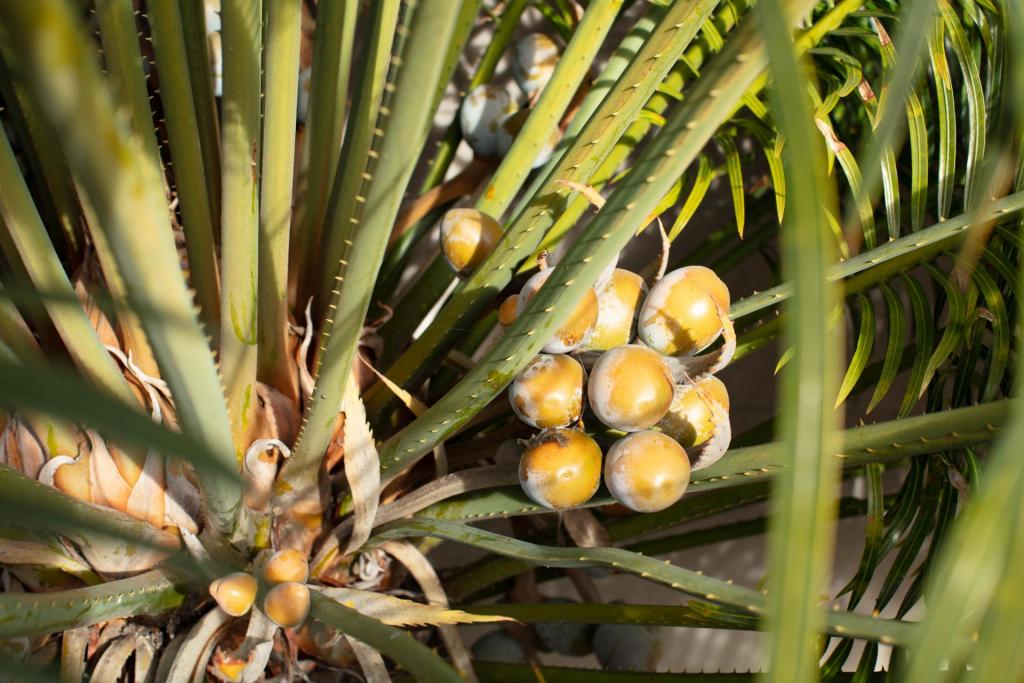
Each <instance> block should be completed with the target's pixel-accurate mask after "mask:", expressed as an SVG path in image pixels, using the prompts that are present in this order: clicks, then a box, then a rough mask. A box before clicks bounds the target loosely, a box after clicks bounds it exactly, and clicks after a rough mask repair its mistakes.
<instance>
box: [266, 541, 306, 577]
mask: <svg viewBox="0 0 1024 683" xmlns="http://www.w3.org/2000/svg"><path fill="white" fill-rule="evenodd" d="M263 578H264V579H266V581H267V583H270V584H275V583H289V582H291V581H297V582H299V583H305V582H306V579H307V578H309V562H308V561H307V560H306V555H305V554H304V553H303V552H302V551H301V550H296V549H295V548H285V549H284V550H278V551H277V552H276V553H274V555H273V556H272V557H271V558H270V559H269V560H267V566H266V567H264V568H263Z"/></svg>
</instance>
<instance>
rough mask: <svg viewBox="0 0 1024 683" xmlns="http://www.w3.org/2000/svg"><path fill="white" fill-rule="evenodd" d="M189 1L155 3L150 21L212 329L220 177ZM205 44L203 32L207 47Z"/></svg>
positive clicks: (193, 259)
mask: <svg viewBox="0 0 1024 683" xmlns="http://www.w3.org/2000/svg"><path fill="white" fill-rule="evenodd" d="M188 4H189V3H188V2H184V3H182V5H181V7H180V8H179V7H175V4H174V3H167V2H157V3H153V4H152V5H151V6H148V9H149V25H150V28H151V30H152V33H153V48H154V49H155V50H156V60H157V62H158V63H159V74H160V92H161V94H162V98H161V102H162V103H163V112H164V119H165V120H166V123H167V141H168V143H169V145H170V148H171V161H172V163H173V165H174V170H175V174H174V181H175V187H176V190H177V197H178V202H179V204H180V206H181V218H182V221H181V224H182V229H183V230H184V231H185V249H186V250H187V251H188V264H189V282H190V284H191V285H192V287H193V288H194V289H195V290H196V303H197V304H198V305H199V315H200V319H201V320H202V321H203V324H204V325H206V328H207V329H208V330H210V331H213V330H217V329H219V327H220V296H219V293H218V284H217V277H218V276H217V253H216V251H215V249H214V243H215V237H214V235H215V232H216V231H215V230H214V227H213V226H214V225H215V224H216V214H215V211H216V210H217V207H218V206H219V197H214V196H213V192H215V191H216V188H217V185H219V181H218V183H217V184H214V180H213V179H212V178H210V177H208V173H209V171H208V169H207V167H206V165H205V159H204V153H203V144H204V141H203V137H202V119H201V117H199V116H198V106H199V103H200V102H201V101H202V94H201V93H200V92H198V90H199V89H200V88H205V89H207V90H209V81H210V77H209V71H208V70H207V71H206V72H205V73H204V76H205V79H204V81H203V82H201V83H198V84H195V83H193V82H192V81H191V74H190V72H189V67H190V64H189V61H188V54H187V46H188V44H187V42H186V31H185V27H184V26H183V24H182V14H183V13H184V12H185V6H186V5H188ZM179 9H180V11H179ZM205 43H206V35H205V33H204V34H203V44H204V46H205ZM204 49H205V48H204ZM204 54H205V52H204ZM219 177H220V174H219V171H218V173H217V178H218V179H219Z"/></svg>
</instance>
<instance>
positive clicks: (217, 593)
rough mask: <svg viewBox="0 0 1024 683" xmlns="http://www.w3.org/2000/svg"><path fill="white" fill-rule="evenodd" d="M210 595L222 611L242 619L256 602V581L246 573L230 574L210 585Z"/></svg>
mask: <svg viewBox="0 0 1024 683" xmlns="http://www.w3.org/2000/svg"><path fill="white" fill-rule="evenodd" d="M210 595H212V596H213V599H214V600H216V601H217V604H218V605H219V606H220V608H221V609H222V610H224V611H225V612H227V613H228V614H230V615H231V616H233V617H240V616H242V615H243V614H245V613H246V612H248V611H249V608H251V607H252V603H253V602H255V601H256V579H254V578H253V577H251V576H249V575H248V574H246V573H245V572H235V573H234V574H228V575H227V576H224V577H221V578H219V579H217V580H216V581H214V582H213V583H211V584H210Z"/></svg>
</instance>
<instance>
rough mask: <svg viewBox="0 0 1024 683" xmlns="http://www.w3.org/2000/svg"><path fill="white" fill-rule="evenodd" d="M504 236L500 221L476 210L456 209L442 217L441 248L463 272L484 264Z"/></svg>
mask: <svg viewBox="0 0 1024 683" xmlns="http://www.w3.org/2000/svg"><path fill="white" fill-rule="evenodd" d="M501 235H502V232H501V226H500V225H498V222H497V221H496V220H494V219H493V218H491V217H490V216H488V215H487V214H485V213H483V212H480V211H477V210H476V209H452V210H451V211H449V212H447V213H446V214H445V215H444V218H442V219H441V251H442V252H443V253H444V257H445V258H446V259H447V260H448V263H449V265H451V267H452V268H453V269H455V271H456V272H457V273H459V274H460V275H468V274H469V273H472V272H473V270H475V269H476V267H477V266H479V265H480V264H481V263H483V261H484V259H485V258H487V257H488V256H489V255H490V253H491V252H492V251H494V247H495V245H496V244H498V242H499V241H500V240H501Z"/></svg>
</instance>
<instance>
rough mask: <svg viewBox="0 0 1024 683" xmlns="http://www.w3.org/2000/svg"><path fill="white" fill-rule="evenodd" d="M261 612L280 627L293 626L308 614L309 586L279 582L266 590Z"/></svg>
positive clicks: (303, 619)
mask: <svg viewBox="0 0 1024 683" xmlns="http://www.w3.org/2000/svg"><path fill="white" fill-rule="evenodd" d="M263 612H264V613H265V614H266V615H267V616H268V617H269V618H270V620H271V621H273V622H274V623H275V624H277V625H278V626H280V627H281V628H295V627H296V626H298V625H299V624H301V623H302V622H303V621H305V620H306V615H308V614H309V588H308V587H307V586H306V584H304V583H279V584H277V585H276V586H274V587H273V588H271V589H270V591H268V592H267V597H266V598H265V599H264V600H263Z"/></svg>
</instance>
